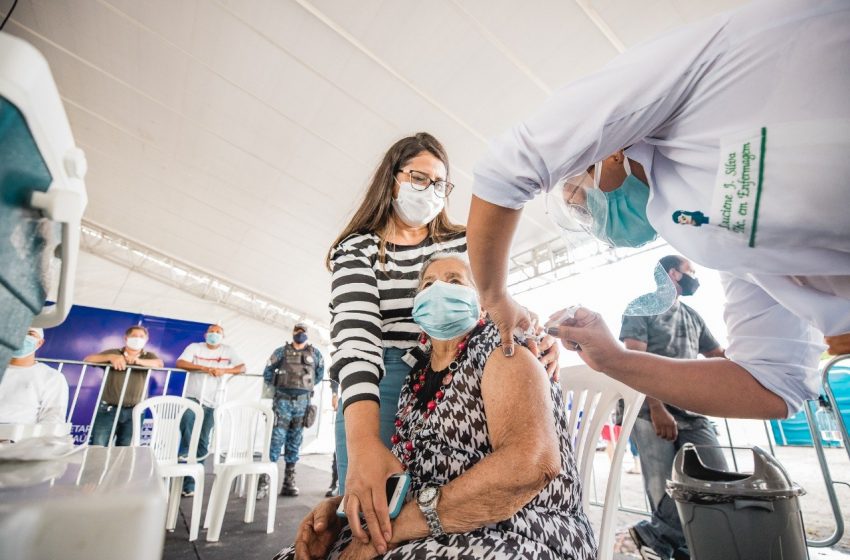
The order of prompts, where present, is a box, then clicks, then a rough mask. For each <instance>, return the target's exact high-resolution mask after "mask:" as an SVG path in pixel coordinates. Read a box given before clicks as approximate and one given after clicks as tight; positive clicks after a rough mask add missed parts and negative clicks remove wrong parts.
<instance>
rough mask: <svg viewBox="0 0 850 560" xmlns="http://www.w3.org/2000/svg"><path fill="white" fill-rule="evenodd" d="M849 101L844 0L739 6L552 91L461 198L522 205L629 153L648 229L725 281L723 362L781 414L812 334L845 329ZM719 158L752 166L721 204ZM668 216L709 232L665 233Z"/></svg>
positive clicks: (799, 386)
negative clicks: (637, 167) (734, 366)
mask: <svg viewBox="0 0 850 560" xmlns="http://www.w3.org/2000/svg"><path fill="white" fill-rule="evenodd" d="M848 92H850V2H846V1H845V0H824V1H817V2H814V1H811V0H784V1H772V2H765V3H756V4H751V5H748V6H745V7H743V8H742V9H739V10H737V11H734V12H729V13H726V14H722V15H720V16H717V17H714V18H711V19H709V20H706V21H703V22H700V23H697V24H694V25H689V26H686V27H683V28H681V29H678V30H675V31H673V32H671V33H669V34H667V35H665V36H662V37H660V38H658V39H655V40H652V41H650V42H647V43H644V44H642V45H640V46H637V47H635V48H634V49H632V50H630V51H628V52H626V53H624V54H623V55H621V56H619V57H617V58H616V59H615V60H613V61H612V62H611V63H610V64H608V65H607V66H606V67H605V68H603V69H602V70H601V71H599V72H598V73H596V74H593V75H591V76H588V77H586V78H584V79H581V80H579V81H577V82H575V83H573V84H571V85H568V86H566V87H565V88H563V89H561V90H559V91H558V92H556V93H555V95H554V96H553V97H552V98H551V99H550V100H549V101H547V103H546V104H545V105H544V106H543V107H542V108H541V110H539V111H538V112H537V113H536V114H534V115H532V116H531V117H530V118H529V119H527V120H526V121H524V122H523V123H521V124H520V125H518V126H517V127H515V128H514V129H512V130H511V131H509V132H508V133H506V134H505V135H503V136H502V137H500V138H498V139H496V140H495V141H494V142H492V144H491V146H490V150H489V154H488V155H487V156H486V157H485V158H484V159H483V160H482V161H481V162H479V164H478V165H477V166H476V168H475V186H474V193H475V194H476V196H478V197H479V198H482V199H484V200H487V201H489V202H492V203H494V204H498V205H500V206H504V207H508V208H519V207H521V206H522V205H523V204H525V202H527V201H528V200H530V199H531V198H532V197H534V196H535V195H537V194H538V193H540V192H541V191H548V190H549V189H550V188H551V187H552V186H553V185H554V184H555V183H557V182H558V181H559V180H560V179H562V178H563V177H569V176H573V175H576V174H578V173H579V172H581V171H582V170H584V169H586V168H587V167H588V166H590V165H592V164H593V163H595V162H597V161H600V160H602V159H603V158H605V157H607V156H608V155H610V154H612V153H614V152H616V151H617V150H620V149H623V148H624V147H628V146H630V147H631V149H630V150H627V154H628V155H629V157H631V158H632V159H634V160H636V161H639V162H640V163H642V164H644V167H646V168H647V170H648V177H649V180H650V184H651V189H650V192H651V194H650V200H649V203H648V205H647V216H648V218H649V220H650V222H651V223H652V225H653V227H655V229H656V230H657V231H658V233H659V234H660V235H661V236H662V237H663V238H664V239H665V240H666V241H667V242H669V243H670V245H672V246H673V247H674V248H675V249H677V250H678V251H679V252H681V254H683V255H685V256H686V257H688V258H689V259H691V260H693V261H694V262H696V263H698V264H700V265H703V266H707V267H710V268H715V269H718V270H721V271H725V272H726V274H725V275H724V284H725V286H726V289H727V296H728V298H729V304H728V308H727V311H726V319H727V324H728V326H729V339H730V346H729V349H728V351H727V355H728V356H729V357H730V358H731V359H733V360H735V361H736V362H738V363H740V364H741V365H742V366H743V367H745V368H746V369H747V370H748V371H750V373H752V374H753V376H754V377H755V378H756V379H757V380H759V382H761V383H762V384H763V385H765V386H766V387H768V388H769V389H771V390H773V391H774V392H776V393H777V394H779V395H780V396H782V397H783V398H784V399H785V400H786V402H787V403H788V407H789V413H794V412H795V411H796V410H798V409H799V408H800V406H801V405H802V402H803V399H805V398H811V397H813V396H814V395H815V394H816V390H817V388H818V387H819V382H818V380H817V372H816V369H815V368H816V365H817V357H818V356H819V355H820V353H821V351H822V349H823V346H822V345H821V344H820V343H819V341H820V335H819V334H818V333H814V332H812V329H811V326H814V327H816V328H818V329H819V330H820V331H822V332H823V333H825V334H827V335H837V334H843V333H847V332H850V217H848V211H850V186H848V182H850V97H848V96H850V93H848ZM744 145H746V152H745V151H742V150H743V149H742V146H744ZM731 152H734V153H735V154H736V156H737V158H739V159H740V160H741V161H743V160H744V159H747V161H753V162H754V163H753V166H752V168H750V167H747V169H746V173H747V175H746V178H744V176H743V175H741V173H744V170H743V169H744V167H743V164H741V163H740V162H738V163H737V166H736V165H733V169H734V170H733V171H732V178H733V179H735V180H738V179H740V184H747V185H748V187H749V188H748V189H747V191H746V192H747V193H748V194H747V195H746V198H742V199H741V201H742V202H743V203H741V204H739V201H738V199H737V198H736V199H735V201H736V202H735V204H738V206H732V205H731V204H730V207H723V206H722V205H721V204H719V202H720V201H722V200H724V199H723V194H724V193H725V192H727V191H725V190H724V188H725V185H726V183H724V181H725V179H724V173H727V174H728V173H729V172H730V171H729V169H728V168H727V167H728V163H729V162H728V161H727V160H728V158H729V157H730V153H731ZM744 154H746V158H745V157H742V156H743V155H744ZM753 155H755V156H757V157H753ZM751 158H752V159H751ZM733 163H735V162H733ZM725 166H727V167H725ZM733 183H734V181H733ZM734 184H735V185H738V183H734ZM733 186H734V185H733ZM736 191H737V192H743V191H742V190H741V189H739V188H738V187H737V186H735V187H734V188H733V190H732V191H731V192H733V194H734V193H735V192H736ZM733 198H734V196H733ZM678 210H681V211H687V212H695V211H699V212H703V213H704V214H705V215H706V216H709V218H710V219H709V223H706V224H703V225H700V226H694V225H684V224H679V223H676V222H674V220H673V214H674V212H676V211H678ZM724 210H726V211H727V212H726V213H725V214H724V213H723V212H724ZM730 210H731V212H730ZM737 211H739V212H741V215H742V216H744V217H745V220H744V221H742V222H741V223H742V224H743V223H744V222H746V226H745V227H746V229H742V230H740V231H739V232H735V228H734V227H732V225H731V224H734V223H735V218H736V216H737V215H738V214H737ZM730 213H731V218H732V220H731V223H730V222H727V223H726V224H725V225H724V224H723V223H722V222H723V219H724V217H725V218H729V217H730ZM816 287H817V288H816ZM742 294H747V297H743V296H742ZM775 306H778V307H775ZM779 308H781V311H780V309H779ZM767 310H772V311H771V312H766V311H767ZM753 337H755V338H753Z"/></svg>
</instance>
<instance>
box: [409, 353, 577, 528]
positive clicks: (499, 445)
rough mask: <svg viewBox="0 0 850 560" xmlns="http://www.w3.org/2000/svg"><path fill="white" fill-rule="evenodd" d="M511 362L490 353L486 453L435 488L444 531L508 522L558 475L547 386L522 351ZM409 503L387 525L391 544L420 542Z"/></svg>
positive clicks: (415, 511)
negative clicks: (439, 489)
mask: <svg viewBox="0 0 850 560" xmlns="http://www.w3.org/2000/svg"><path fill="white" fill-rule="evenodd" d="M518 350H519V351H518V352H517V353H516V354H515V356H514V357H513V358H506V357H505V356H504V355H503V354H502V352H498V351H496V352H493V353H492V354H491V356H490V358H489V360H488V361H487V365H486V367H485V368H484V378H483V380H482V384H481V395H482V398H483V399H484V408H485V410H486V411H487V429H488V431H489V434H490V441H491V443H492V445H493V453H492V454H491V455H488V456H487V457H485V458H484V459H482V460H481V461H480V462H479V463H478V464H476V465H475V466H474V467H472V468H471V469H469V470H468V471H467V472H465V473H464V474H462V475H461V476H459V477H458V478H456V479H455V480H453V481H451V482H450V483H448V484H447V485H446V486H444V487H443V489H442V493H441V495H440V501H439V503H438V505H437V513H438V515H439V516H440V521H441V522H442V524H443V529H444V530H445V531H446V532H447V533H462V532H466V531H471V530H473V529H477V528H479V527H482V526H484V525H488V524H490V523H495V522H498V521H503V520H505V519H508V518H510V517H511V516H512V515H514V514H515V513H516V512H517V511H519V510H520V509H521V508H522V507H523V506H525V505H526V504H527V503H528V502H530V501H531V500H532V499H533V498H534V497H535V496H537V494H538V493H539V492H540V491H541V490H542V489H543V488H544V487H545V486H546V484H548V483H549V482H550V481H551V480H552V479H553V478H554V477H555V476H557V475H558V473H559V472H560V471H561V457H560V449H559V446H558V436H557V433H556V431H555V422H554V417H553V412H552V406H553V405H552V398H551V394H550V388H549V384H550V380H549V376H548V375H546V373H545V371H544V370H543V368H542V367H541V365H540V363H539V362H538V361H537V360H536V359H535V358H534V356H533V355H532V354H531V352H529V351H528V350H526V349H525V348H522V347H518ZM428 534H429V533H428V526H427V525H426V523H425V517H424V516H423V515H422V512H421V511H419V506H417V505H416V503H415V501H411V502H409V503H408V504H407V505H405V507H404V509H403V510H402V512H401V514H400V515H399V517H398V518H397V519H396V520H395V522H394V523H393V537H392V542H393V543H396V544H397V543H400V542H405V541H408V540H411V539H416V538H422V537H425V536H427V535H428Z"/></svg>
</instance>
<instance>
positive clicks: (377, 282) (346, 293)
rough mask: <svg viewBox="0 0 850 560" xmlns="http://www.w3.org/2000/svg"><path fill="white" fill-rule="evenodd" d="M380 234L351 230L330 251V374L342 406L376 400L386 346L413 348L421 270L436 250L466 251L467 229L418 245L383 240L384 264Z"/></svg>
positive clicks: (416, 334)
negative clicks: (335, 382) (415, 303)
mask: <svg viewBox="0 0 850 560" xmlns="http://www.w3.org/2000/svg"><path fill="white" fill-rule="evenodd" d="M379 243H380V238H379V237H378V236H377V235H375V234H373V233H368V234H353V235H350V236H348V237H346V238H345V239H344V240H342V242H340V244H339V245H337V246H336V247H335V248H334V250H333V253H332V255H331V272H332V275H333V277H332V281H331V303H330V310H331V341H332V342H333V345H334V346H335V347H336V351H335V352H334V353H333V364H332V365H331V379H334V380H337V381H339V384H340V389H341V392H342V406H343V410H344V409H345V407H346V406H348V405H349V404H351V403H353V402H357V401H361V400H372V401H375V402H379V403H380V397H379V395H380V393H379V392H378V383H379V382H380V380H381V378H382V377H383V376H384V360H383V350H384V348H402V349H406V348H412V347H413V346H415V345H416V341H417V339H418V338H419V334H420V332H421V329H420V328H419V327H418V326H417V325H416V323H414V322H413V316H412V315H413V296H414V295H415V292H416V286H417V280H418V278H419V270H420V268H421V267H422V264H423V263H425V261H427V260H428V259H429V258H430V257H431V255H433V254H434V253H439V252H443V251H456V252H463V253H465V252H466V234H465V233H455V234H451V235H449V236H446V237H445V240H444V241H441V242H434V240H433V239H431V238H430V237H429V238H427V239H425V240H424V241H422V242H421V243H419V244H417V245H394V244H392V243H387V247H386V263H385V264H382V263H381V262H380V261H379V260H378V245H379Z"/></svg>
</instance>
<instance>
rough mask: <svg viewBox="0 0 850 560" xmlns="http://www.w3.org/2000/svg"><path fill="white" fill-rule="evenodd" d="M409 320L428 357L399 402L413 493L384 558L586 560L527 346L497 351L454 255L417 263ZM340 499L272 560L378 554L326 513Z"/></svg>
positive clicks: (569, 458) (561, 447)
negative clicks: (421, 335)
mask: <svg viewBox="0 0 850 560" xmlns="http://www.w3.org/2000/svg"><path fill="white" fill-rule="evenodd" d="M413 317H414V319H415V320H416V322H417V324H418V325H419V326H420V327H422V329H423V331H424V332H425V334H426V335H428V337H429V338H430V339H431V352H430V355H429V356H428V357H427V358H426V359H424V360H423V362H424V363H422V364H420V365H419V366H418V367H415V368H414V369H413V371H412V372H411V374H410V378H409V379H408V380H407V383H406V384H405V386H404V388H403V389H402V392H401V396H400V397H399V413H398V420H397V421H396V426H397V433H396V434H395V436H393V449H392V451H393V453H394V454H395V456H396V457H398V459H399V460H400V461H401V463H402V465H403V467H404V469H405V470H406V471H407V473H408V474H410V476H411V490H410V494H409V501H408V502H407V503H406V504H405V505H404V507H403V509H402V510H401V513H400V514H399V515H398V517H397V518H396V519H395V520H393V522H392V534H391V538H390V539H389V541H388V542H389V543H390V546H389V548H390V549H389V550H388V551H387V552H386V554H385V555H384V556H383V557H384V558H485V557H486V558H538V559H545V558H553V559H554V558H559V559H560V558H572V559H577V560H586V559H587V560H589V559H591V558H595V557H596V541H595V538H594V535H593V530H592V528H591V526H590V523H589V522H588V519H587V517H586V516H585V514H584V511H583V510H582V505H581V502H582V500H581V487H580V483H579V477H578V475H577V473H576V466H575V460H574V458H573V453H572V449H571V445H570V438H569V435H568V433H567V424H566V419H565V414H564V405H563V402H562V397H561V391H560V387H559V386H558V384H557V383H554V382H552V381H551V380H550V379H549V378H548V376H547V375H546V373H545V371H544V370H543V368H542V367H541V365H540V363H539V362H538V361H537V359H536V358H535V356H534V355H532V353H531V352H529V351H528V350H527V349H526V348H524V347H518V352H516V354H515V355H514V356H513V357H512V358H506V357H505V356H504V354H503V353H502V352H500V351H496V350H497V349H498V347H499V345H500V340H499V333H498V330H497V329H496V328H495V327H494V325H493V324H492V323H490V322H489V321H486V320H485V319H483V315H482V313H481V310H480V308H479V305H478V297H477V294H476V291H475V287H474V285H473V283H472V276H471V273H470V270H469V267H468V264H467V262H466V261H465V259H464V258H463V257H462V256H460V255H457V254H441V255H435V256H434V257H433V258H432V259H431V261H429V262H428V263H427V264H426V265H425V266H424V267H423V269H422V273H421V275H420V281H419V292H418V294H417V296H416V299H415V300H414V310H413ZM340 499H342V498H332V499H330V500H326V501H325V502H323V503H322V504H320V505H319V506H318V507H317V508H316V509H315V510H314V511H313V512H312V513H311V514H310V515H308V517H307V518H306V519H305V520H304V522H302V525H301V527H300V529H299V534H298V538H297V540H296V544H295V548H294V549H293V548H290V549H288V550H284V551H281V553H280V554H279V555H278V557H277V558H287V557H289V558H291V557H292V556H293V555H294V554H295V552H296V551H297V553H298V554H297V557H298V558H322V557H328V558H373V557H375V556H378V555H379V553H378V550H376V549H375V547H374V546H373V545H372V543H371V542H363V541H362V540H360V539H357V538H354V537H353V536H352V532H351V529H350V528H348V527H347V526H344V522H343V520H341V519H339V518H337V517H336V516H335V515H334V510H335V508H336V507H337V505H338V504H339V500H340ZM358 532H359V531H358ZM361 534H364V535H365V533H361Z"/></svg>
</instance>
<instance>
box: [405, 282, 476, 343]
mask: <svg viewBox="0 0 850 560" xmlns="http://www.w3.org/2000/svg"><path fill="white" fill-rule="evenodd" d="M480 313H481V311H480V308H479V306H478V294H477V293H476V292H475V290H474V289H473V288H470V287H469V286H463V285H460V284H449V283H447V282H443V281H441V280H438V281H436V282H434V283H433V284H431V285H430V286H428V287H427V288H425V289H424V290H422V291H421V292H419V293H418V294H417V295H416V297H415V298H414V299H413V320H414V321H416V324H417V325H419V326H420V327H422V330H423V331H425V334H427V335H428V336H430V337H431V338H435V339H437V340H451V339H453V338H455V337H458V336H460V335H462V334H464V333H466V332H469V331H470V330H471V329H472V327H474V326H475V324H476V323H477V322H478V316H479V315H480Z"/></svg>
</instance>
